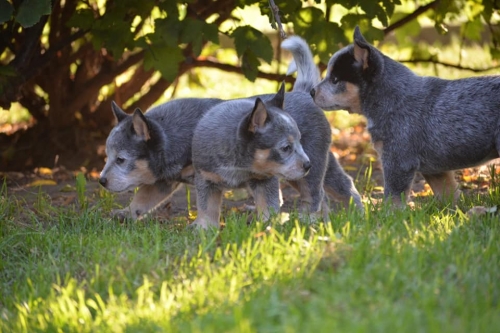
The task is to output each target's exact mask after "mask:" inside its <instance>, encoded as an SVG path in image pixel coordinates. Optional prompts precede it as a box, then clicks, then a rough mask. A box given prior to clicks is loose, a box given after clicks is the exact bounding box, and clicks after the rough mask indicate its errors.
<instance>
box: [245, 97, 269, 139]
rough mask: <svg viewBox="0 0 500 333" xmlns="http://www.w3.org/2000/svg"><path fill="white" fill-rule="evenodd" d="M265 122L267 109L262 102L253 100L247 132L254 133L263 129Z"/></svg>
mask: <svg viewBox="0 0 500 333" xmlns="http://www.w3.org/2000/svg"><path fill="white" fill-rule="evenodd" d="M266 120H267V109H266V106H265V104H264V102H263V101H262V100H261V99H260V98H258V97H257V99H256V100H255V106H254V107H253V110H252V113H251V115H250V124H249V125H248V131H249V132H252V133H255V132H256V131H257V129H259V128H262V127H264V125H265V123H266Z"/></svg>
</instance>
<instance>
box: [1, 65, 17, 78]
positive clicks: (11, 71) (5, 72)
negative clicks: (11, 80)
mask: <svg viewBox="0 0 500 333" xmlns="http://www.w3.org/2000/svg"><path fill="white" fill-rule="evenodd" d="M17 75H18V74H17V71H16V69H15V68H14V67H12V66H10V65H5V66H0V76H9V77H15V76H17Z"/></svg>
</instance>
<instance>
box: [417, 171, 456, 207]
mask: <svg viewBox="0 0 500 333" xmlns="http://www.w3.org/2000/svg"><path fill="white" fill-rule="evenodd" d="M423 176H424V178H425V180H426V181H427V183H429V186H430V187H431V189H432V192H434V195H435V196H436V197H438V198H439V199H440V200H443V199H446V198H451V199H452V200H453V202H455V201H456V200H457V199H458V198H459V197H460V193H461V191H460V190H459V189H458V183H457V181H456V180H455V172H454V171H446V172H443V173H442V174H439V175H423Z"/></svg>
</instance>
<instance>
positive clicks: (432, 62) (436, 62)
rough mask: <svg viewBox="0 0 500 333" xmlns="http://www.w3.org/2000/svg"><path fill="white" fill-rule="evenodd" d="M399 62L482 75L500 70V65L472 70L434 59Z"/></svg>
mask: <svg viewBox="0 0 500 333" xmlns="http://www.w3.org/2000/svg"><path fill="white" fill-rule="evenodd" d="M399 62H404V63H412V64H414V63H431V64H434V65H441V66H445V67H451V68H455V69H459V70H464V71H470V72H474V73H481V72H488V71H491V70H494V69H499V68H500V65H498V66H492V67H487V68H472V67H466V66H461V65H455V64H450V63H446V62H442V61H438V60H434V59H409V60H399Z"/></svg>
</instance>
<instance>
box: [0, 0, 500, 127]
mask: <svg viewBox="0 0 500 333" xmlns="http://www.w3.org/2000/svg"><path fill="white" fill-rule="evenodd" d="M50 3H51V2H50V1H48V0H42V1H34V0H24V1H20V0H17V1H9V0H0V9H1V10H0V13H2V14H1V15H0V24H1V25H0V31H1V34H2V36H3V38H2V41H1V43H0V54H1V57H0V61H1V63H0V64H1V65H0V74H1V77H0V93H1V95H2V98H1V99H0V102H1V103H0V105H1V106H2V107H4V108H6V109H8V108H9V105H10V103H11V102H13V101H19V102H20V103H22V104H23V105H24V106H25V107H26V108H28V110H30V112H31V113H32V115H33V116H34V117H35V118H36V119H37V120H39V121H41V120H43V119H45V118H47V117H48V118H49V120H50V122H49V123H50V124H51V126H53V127H64V126H68V125H72V124H74V123H75V121H76V119H75V113H79V114H81V115H86V116H96V115H99V114H100V113H104V112H105V113H106V115H107V116H103V115H101V118H102V117H104V118H105V119H107V120H108V121H109V120H110V118H111V117H110V116H109V115H108V113H109V112H108V105H109V100H110V99H112V98H114V99H117V100H120V101H122V103H124V104H125V103H126V102H127V101H128V100H129V99H130V98H131V97H132V96H134V94H135V93H136V92H137V91H139V90H141V88H142V87H143V86H148V85H149V86H150V89H149V92H148V93H149V94H148V93H145V96H142V98H143V99H142V101H138V102H137V103H135V105H134V106H142V107H148V106H149V105H150V104H152V103H153V102H154V101H155V100H156V99H157V98H158V97H159V94H160V93H161V92H162V91H163V90H164V89H165V88H166V87H168V85H170V84H171V83H172V82H174V80H175V79H176V78H177V77H178V76H179V75H182V74H183V73H186V72H187V71H189V70H190V69H192V68H195V67H204V66H211V67H219V68H220V65H219V64H218V63H217V62H211V61H204V60H205V59H206V58H205V57H206V56H208V55H210V53H207V52H213V48H209V45H210V43H213V44H220V41H219V38H220V36H222V35H225V36H227V37H229V38H230V39H231V40H233V42H234V44H233V45H234V46H230V47H234V48H235V50H236V53H237V55H238V57H239V58H240V61H241V62H240V64H230V65H231V66H230V67H225V68H226V69H228V68H229V70H234V71H239V72H242V73H243V74H244V75H245V76H246V77H247V78H248V79H250V80H252V81H253V80H255V78H256V77H258V76H259V74H261V72H259V70H258V68H259V66H260V65H261V60H264V61H265V62H267V63H269V62H271V61H272V59H273V49H272V47H271V43H270V39H269V35H268V34H263V33H262V32H260V31H259V30H258V29H260V28H261V27H258V26H252V25H251V24H247V22H248V21H246V20H245V17H244V16H243V17H240V19H241V22H240V21H238V20H237V19H238V17H237V15H235V12H234V11H235V10H236V9H243V8H245V7H246V6H250V5H259V6H260V10H261V13H262V15H266V16H268V17H269V20H270V22H274V17H273V15H272V13H271V11H270V9H269V4H268V3H267V1H256V0H239V1H237V2H233V1H229V0H225V1H217V2H215V3H214V2H205V1H199V2H187V3H185V2H184V1H180V0H179V1H159V0H146V1H140V2H138V1H133V0H123V1H97V0H90V1H81V0H67V1H62V0H60V1H59V0H58V1H53V3H52V8H51V7H50ZM316 3H317V5H315V6H311V5H310V3H308V2H304V1H300V0H295V1H277V2H276V4H277V5H278V7H279V9H280V15H281V19H282V20H283V21H284V22H285V24H286V27H288V28H290V29H293V30H294V31H295V33H297V34H300V35H302V36H304V37H305V38H306V39H307V40H308V41H309V42H310V43H311V44H312V45H313V47H314V48H315V52H316V53H317V54H318V55H319V57H320V59H321V60H322V62H323V63H326V61H327V60H328V57H329V55H330V54H331V53H332V52H334V51H336V50H337V49H338V48H339V47H341V46H342V45H346V44H347V43H348V42H349V41H350V39H351V32H352V29H353V28H354V26H355V25H360V26H361V27H362V29H363V31H364V32H365V34H366V37H367V38H368V40H369V41H375V40H382V39H384V36H385V35H386V34H387V33H388V32H390V31H392V30H393V29H397V30H398V41H400V42H401V41H402V40H403V38H401V36H403V35H415V34H417V33H418V29H419V27H420V21H418V20H417V17H418V16H419V15H421V16H422V15H423V16H426V17H428V18H429V19H430V20H431V21H432V22H434V24H435V26H436V28H437V29H439V30H440V31H441V32H443V33H444V32H446V29H447V28H446V27H447V26H448V25H451V24H461V29H462V31H461V34H462V37H463V38H464V39H466V40H475V41H480V40H481V38H483V37H482V36H481V32H483V31H485V30H490V31H491V33H492V35H491V40H490V44H491V46H492V47H491V49H490V50H491V52H492V55H494V56H495V57H498V56H500V55H499V54H498V53H499V52H498V49H497V45H498V41H499V35H498V33H499V30H498V29H497V23H498V6H496V5H495V2H492V1H480V0H454V1H451V0H442V1H441V0H436V1H430V2H427V3H424V4H422V5H421V6H420V7H418V6H417V3H418V4H421V2H416V1H402V0H383V1H354V0H342V1H331V0H326V1H320V0H316ZM422 7H426V9H427V10H425V11H422V12H419V9H421V8H422ZM49 13H51V15H50V16H47V14H49ZM243 15H244V14H243ZM226 22H231V24H230V25H227V24H225V23H226ZM402 22H408V24H405V25H401V23H402ZM228 26H229V28H228ZM273 26H275V25H273ZM201 55H203V56H201ZM215 55H216V54H215ZM200 56H201V57H200ZM126 71H131V74H130V75H131V79H132V80H131V81H129V82H128V83H127V84H124V85H125V87H121V88H123V89H119V86H118V85H117V83H116V80H115V78H116V77H117V76H118V75H120V74H122V73H124V72H126ZM154 71H159V72H160V73H161V75H162V79H160V80H158V82H156V83H153V86H151V82H150V80H149V79H150V78H152V75H153V72H154ZM48 77H49V78H48ZM54 78H55V79H54ZM276 78H278V77H276ZM37 86H38V87H40V88H41V89H42V91H43V92H44V94H42V96H40V92H39V91H37V90H36V89H35V88H36V87H37ZM104 86H109V89H107V93H106V94H105V96H103V97H101V98H98V97H99V92H100V91H101V90H102V87H104ZM62 90H63V91H64V93H62V94H61V91H62ZM129 103H131V101H129ZM100 105H104V106H103V107H101V108H100ZM47 108H48V112H47ZM94 113H95V114H94ZM77 118H78V117H77ZM98 119H99V118H98Z"/></svg>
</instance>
